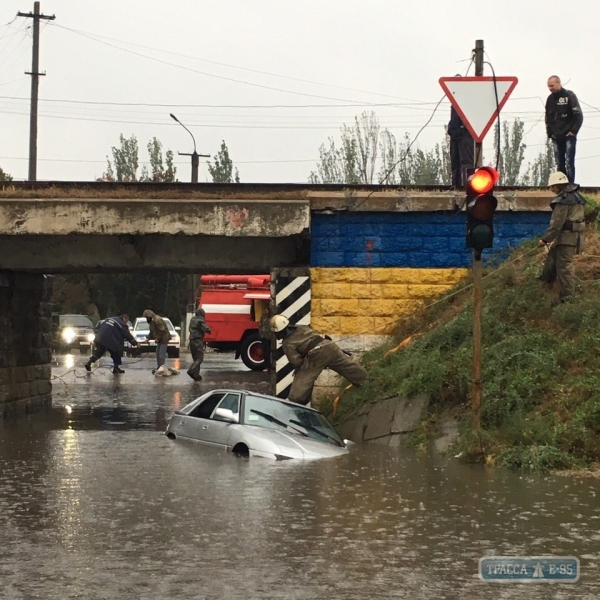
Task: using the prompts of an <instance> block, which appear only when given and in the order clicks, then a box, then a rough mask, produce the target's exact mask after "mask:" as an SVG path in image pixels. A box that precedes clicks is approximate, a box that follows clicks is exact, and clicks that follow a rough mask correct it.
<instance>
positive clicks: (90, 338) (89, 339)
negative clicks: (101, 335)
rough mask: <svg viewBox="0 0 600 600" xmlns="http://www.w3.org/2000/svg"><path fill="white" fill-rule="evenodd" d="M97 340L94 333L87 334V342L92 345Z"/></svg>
mask: <svg viewBox="0 0 600 600" xmlns="http://www.w3.org/2000/svg"><path fill="white" fill-rule="evenodd" d="M95 338H96V336H95V335H94V334H93V333H88V334H87V341H88V342H89V343H90V344H91V343H92V342H93V341H94V339H95Z"/></svg>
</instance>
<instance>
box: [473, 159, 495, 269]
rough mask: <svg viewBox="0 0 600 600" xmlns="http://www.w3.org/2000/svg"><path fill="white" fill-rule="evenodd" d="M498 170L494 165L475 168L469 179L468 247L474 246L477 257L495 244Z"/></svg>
mask: <svg viewBox="0 0 600 600" xmlns="http://www.w3.org/2000/svg"><path fill="white" fill-rule="evenodd" d="M498 178H499V175H498V171H496V169H494V168H492V167H479V168H477V169H474V171H473V172H472V173H471V175H470V177H469V178H468V180H467V185H466V189H467V200H466V206H467V248H473V249H474V250H475V253H476V258H479V257H480V256H481V251H482V250H483V249H484V248H491V247H492V246H493V245H494V212H495V210H496V207H497V206H498V200H496V197H495V196H494V186H495V185H496V182H497V181H498Z"/></svg>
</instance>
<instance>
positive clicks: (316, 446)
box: [165, 390, 352, 460]
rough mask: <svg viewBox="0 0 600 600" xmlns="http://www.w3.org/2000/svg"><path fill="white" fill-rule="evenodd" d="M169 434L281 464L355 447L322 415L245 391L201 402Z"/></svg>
mask: <svg viewBox="0 0 600 600" xmlns="http://www.w3.org/2000/svg"><path fill="white" fill-rule="evenodd" d="M165 434H166V435H167V436H168V437H170V438H171V439H177V438H185V439H190V440H195V441H198V442H202V443H204V444H208V445H211V446H217V447H220V448H223V449H226V450H227V451H228V452H232V453H234V454H238V455H243V456H260V457H264V458H273V459H276V460H284V459H289V458H304V459H312V458H325V457H332V456H339V455H341V454H347V453H348V447H349V445H350V444H352V442H349V441H348V440H344V439H342V438H341V437H340V435H339V434H338V433H337V431H336V430H335V429H334V428H333V425H331V423H330V422H329V421H328V420H327V419H326V418H325V417H324V416H323V415H322V414H321V413H320V412H319V411H317V410H314V409H312V408H307V407H305V406H301V405H299V404H295V403H293V402H287V401H286V400H282V399H281V398H275V397H274V396H267V395H265V394H258V393H255V392H248V391H245V390H213V391H211V392H208V393H206V394H204V395H203V396H200V397H199V398H196V400H194V401H193V402H190V403H189V404H188V405H187V406H185V407H183V408H182V409H181V410H178V411H176V412H175V413H174V414H173V417H172V418H171V421H170V422H169V426H168V427H167V430H166V432H165Z"/></svg>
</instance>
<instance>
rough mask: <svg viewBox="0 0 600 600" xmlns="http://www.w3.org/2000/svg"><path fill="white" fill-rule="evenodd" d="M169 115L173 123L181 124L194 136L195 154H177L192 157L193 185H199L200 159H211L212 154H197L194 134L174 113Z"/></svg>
mask: <svg viewBox="0 0 600 600" xmlns="http://www.w3.org/2000/svg"><path fill="white" fill-rule="evenodd" d="M169 114H170V116H171V119H173V121H176V122H177V123H179V124H180V125H181V126H182V127H183V128H184V129H185V130H186V131H187V132H188V133H189V134H190V135H191V136H192V140H193V141H194V152H192V154H190V153H188V152H177V154H179V156H191V157H192V183H198V166H199V165H200V157H201V156H202V157H204V158H210V154H198V152H196V138H195V137H194V134H193V133H192V132H191V131H190V130H189V129H188V128H187V127H186V126H185V125H184V124H183V123H182V122H181V121H180V120H179V119H178V118H177V117H176V116H175V115H174V114H173V113H169Z"/></svg>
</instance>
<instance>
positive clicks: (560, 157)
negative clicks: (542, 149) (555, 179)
mask: <svg viewBox="0 0 600 600" xmlns="http://www.w3.org/2000/svg"><path fill="white" fill-rule="evenodd" d="M548 89H549V90H550V92H551V93H550V95H549V96H548V99H547V100H546V133H547V134H548V138H550V139H551V140H552V144H553V146H554V159H555V160H556V169H557V171H560V172H561V173H564V174H565V175H566V176H567V177H568V178H569V181H570V182H571V183H573V182H574V181H575V146H576V145H577V134H578V133H579V130H580V129H581V124H582V123H583V113H582V112H581V107H580V106H579V101H578V100H577V96H576V95H575V94H574V93H573V92H572V91H570V90H566V89H565V88H564V87H562V85H561V83H560V78H559V77H557V76H556V75H552V76H551V77H550V78H549V79H548Z"/></svg>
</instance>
